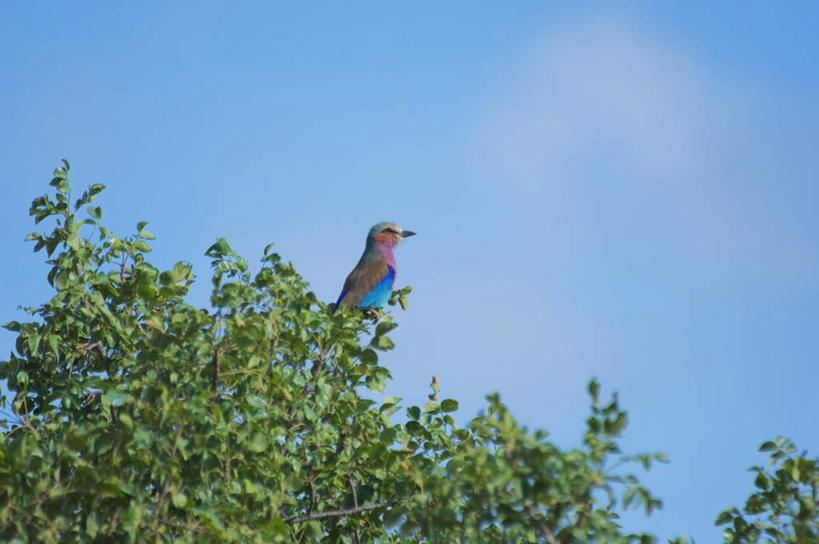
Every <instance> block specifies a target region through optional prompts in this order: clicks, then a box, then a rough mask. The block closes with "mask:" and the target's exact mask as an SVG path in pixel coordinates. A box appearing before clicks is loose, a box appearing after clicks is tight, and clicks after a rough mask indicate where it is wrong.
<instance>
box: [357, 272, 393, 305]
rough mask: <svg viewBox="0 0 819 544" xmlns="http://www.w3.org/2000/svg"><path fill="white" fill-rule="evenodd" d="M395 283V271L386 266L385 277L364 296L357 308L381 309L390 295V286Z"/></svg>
mask: <svg viewBox="0 0 819 544" xmlns="http://www.w3.org/2000/svg"><path fill="white" fill-rule="evenodd" d="M394 283H395V269H394V268H393V267H391V266H390V265H387V275H386V276H384V279H382V280H381V281H380V282H378V283H377V284H376V286H375V288H373V290H372V291H370V292H369V293H367V294H366V295H365V296H364V299H363V300H362V301H361V302H359V303H358V305H357V306H356V307H357V308H381V307H382V306H384V305H385V304H386V303H387V301H388V300H389V299H390V295H392V286H393V284H394Z"/></svg>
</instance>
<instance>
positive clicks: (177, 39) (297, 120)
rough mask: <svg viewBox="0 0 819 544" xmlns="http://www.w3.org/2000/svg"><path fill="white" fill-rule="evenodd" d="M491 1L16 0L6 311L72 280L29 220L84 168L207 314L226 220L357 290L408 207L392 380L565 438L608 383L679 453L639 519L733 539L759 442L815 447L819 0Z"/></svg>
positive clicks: (2, 122)
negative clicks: (731, 518)
mask: <svg viewBox="0 0 819 544" xmlns="http://www.w3.org/2000/svg"><path fill="white" fill-rule="evenodd" d="M478 4H479V3H477V2H460V3H457V2H452V3H446V4H445V5H442V3H440V2H433V3H418V2H413V3H406V4H404V5H401V6H399V5H397V4H396V3H389V4H388V5H387V4H384V3H355V4H348V3H344V4H342V3H310V5H309V6H304V7H293V6H285V5H284V4H274V3H271V2H255V3H254V2H244V3H241V5H238V3H228V2H224V3H215V2H164V3H159V2H154V3H150V2H139V3H137V2H128V3H126V2H72V3H70V4H69V3H57V2H22V1H19V2H14V1H8V2H3V4H2V6H1V7H0V164H2V170H0V179H2V184H3V198H2V199H1V200H0V206H2V208H0V244H2V246H1V247H2V251H3V254H4V255H5V266H3V267H2V269H0V270H2V271H0V319H2V320H3V321H6V320H8V319H13V318H18V319H19V318H20V317H21V314H20V313H18V312H15V311H14V308H15V307H16V306H17V305H20V304H37V303H39V302H42V301H44V300H45V299H46V298H47V297H49V296H50V295H49V293H50V291H49V288H48V286H47V284H46V281H45V272H46V267H45V266H44V265H43V264H42V259H43V258H42V256H41V255H33V254H32V253H31V245H30V244H27V243H24V242H23V238H24V237H25V235H26V234H27V233H28V232H30V231H32V230H33V225H32V224H31V223H30V220H29V218H28V216H27V210H28V206H29V203H30V201H31V200H32V198H33V197H35V196H37V195H38V194H40V193H42V192H44V191H45V190H46V188H47V187H46V183H47V182H48V180H49V179H50V177H51V171H52V169H53V168H54V167H55V166H57V164H58V161H59V159H60V158H62V157H66V158H68V159H69V160H71V162H72V164H73V169H72V179H73V182H74V185H75V187H78V188H79V187H83V186H85V185H87V184H89V183H94V182H102V183H105V184H106V185H108V190H107V191H106V192H105V193H103V195H102V198H101V200H100V202H101V204H102V205H103V208H104V212H105V217H104V218H105V219H107V222H108V224H109V226H111V227H113V228H115V229H117V230H119V231H120V232H123V233H124V232H127V231H129V230H130V229H132V228H133V226H134V224H135V223H136V222H137V221H138V220H141V219H145V220H148V221H150V227H149V229H150V230H151V231H152V232H154V233H155V234H156V235H157V236H158V237H159V238H158V240H157V241H156V243H155V250H156V251H155V258H156V260H157V261H158V262H159V263H160V264H163V265H167V266H170V265H171V264H172V263H173V262H174V261H175V260H179V259H186V260H190V261H192V262H193V263H194V265H195V270H196V271H197V273H198V276H199V278H200V281H199V283H198V285H197V286H196V287H195V289H194V291H193V293H192V296H191V301H192V302H194V303H199V304H204V303H205V302H206V300H207V296H208V287H209V281H208V267H207V259H206V258H205V257H204V256H203V252H204V251H205V249H206V248H207V247H208V246H209V245H210V244H211V243H212V242H213V240H214V239H215V238H216V237H217V236H225V237H227V238H228V239H229V241H230V242H231V244H232V245H233V246H234V247H235V248H236V249H237V250H238V251H240V252H241V253H242V254H243V255H245V256H246V257H247V258H248V259H249V260H251V261H256V260H257V258H258V256H259V255H260V254H261V250H262V248H263V246H264V245H265V244H266V243H268V242H271V241H272V242H275V243H276V244H277V248H278V250H279V252H280V253H281V254H282V255H283V256H284V257H285V259H288V260H292V261H293V262H294V263H295V264H296V266H297V268H298V270H299V271H300V272H301V273H302V274H303V275H304V276H305V278H306V279H307V280H309V281H310V282H311V283H312V286H313V288H314V290H315V291H316V293H317V294H318V295H319V296H320V297H321V298H323V299H324V300H328V301H330V300H335V297H336V296H337V294H338V290H339V288H340V286H341V282H342V281H343V279H344V277H345V275H346V274H347V272H349V270H350V268H351V267H352V266H353V265H354V264H355V261H356V260H357V259H358V257H359V255H360V252H361V250H362V247H363V239H364V235H365V233H366V231H367V229H368V228H369V227H370V226H371V225H372V224H373V223H376V222H378V221H382V220H394V221H397V222H399V223H400V224H402V225H404V226H405V227H406V228H410V229H412V230H415V231H417V232H418V233H419V235H418V236H417V237H415V238H411V239H410V240H408V241H407V243H406V244H405V245H404V246H403V247H402V248H401V249H400V250H399V252H398V255H397V257H398V262H399V276H398V277H399V284H400V285H404V284H407V283H409V284H412V285H413V286H414V287H415V292H414V293H413V295H412V297H411V300H410V309H409V311H408V312H406V313H399V315H398V316H397V319H398V320H399V322H400V324H401V326H400V328H399V329H398V330H397V331H396V333H395V336H394V338H395V340H396V342H397V344H398V347H397V349H396V350H395V351H394V352H392V353H390V354H389V355H388V356H387V357H385V358H384V359H383V360H384V362H385V364H386V365H387V366H388V367H389V368H390V369H391V370H392V372H393V375H394V377H395V381H394V382H393V383H391V384H390V385H389V387H388V392H390V393H391V394H396V395H399V396H403V397H404V398H405V403H406V404H410V403H420V402H423V401H424V400H425V398H426V397H425V395H426V394H427V392H428V390H427V385H428V384H429V381H430V376H431V375H432V374H438V375H439V376H440V380H441V384H442V387H443V391H444V393H445V394H446V395H447V396H452V397H455V398H457V399H459V400H460V401H461V406H462V412H461V414H460V416H461V420H462V421H466V419H467V418H468V417H470V416H471V415H473V414H474V413H475V412H476V411H477V410H478V409H479V407H480V406H481V405H482V403H483V400H482V399H483V395H484V394H485V393H487V392H490V391H493V390H499V391H500V392H501V393H502V395H503V398H504V399H505V400H506V402H508V404H509V405H510V406H511V408H512V410H513V412H514V414H515V415H516V416H517V417H518V418H519V419H520V420H522V421H523V422H525V423H526V424H527V425H529V426H531V427H543V428H546V429H548V430H549V431H551V432H552V433H553V438H554V439H555V440H556V441H557V442H559V443H560V444H563V445H566V446H570V445H574V444H576V443H577V442H578V440H579V436H580V433H581V430H582V424H583V419H584V417H585V415H586V410H587V400H586V393H585V384H586V382H587V381H588V380H589V379H590V378H591V377H592V376H596V377H598V378H599V379H600V381H601V382H602V384H603V386H604V391H606V392H607V393H608V392H611V391H618V392H619V394H620V397H621V400H622V403H623V404H624V405H625V406H626V407H627V408H628V410H629V414H630V420H631V424H630V426H629V429H628V430H627V432H626V435H625V439H624V445H625V448H626V449H627V450H628V451H645V450H649V451H656V450H659V451H664V452H666V453H667V454H668V455H669V457H670V458H671V461H672V462H671V464H670V465H664V466H658V467H657V468H656V469H655V470H654V471H652V472H651V473H650V474H649V475H648V476H647V478H646V481H647V482H648V484H649V485H650V487H651V488H652V490H653V491H655V492H656V493H657V494H659V495H660V496H661V497H662V498H663V499H664V500H665V504H666V506H665V509H664V510H662V511H661V512H659V513H658V514H656V515H654V516H652V517H651V518H648V519H646V518H644V517H642V516H641V515H638V516H629V517H628V518H627V519H626V523H627V526H628V527H629V528H630V529H635V530H637V529H644V530H649V531H652V532H655V533H657V534H659V535H660V536H662V537H667V536H673V535H680V534H691V535H693V536H695V537H696V538H697V540H698V541H699V542H701V543H706V542H716V541H718V540H719V534H720V533H719V530H718V529H716V528H714V527H713V525H712V524H713V520H714V518H715V517H716V515H717V514H718V513H719V512H720V511H721V510H722V509H723V508H725V507H728V506H730V505H732V504H738V503H740V502H741V501H742V500H743V499H744V498H745V497H746V496H747V495H748V493H749V492H750V490H751V480H752V478H751V475H750V474H749V473H747V472H746V468H747V467H748V466H750V465H752V464H755V463H759V462H763V461H764V458H763V456H762V455H761V454H758V453H756V448H757V446H758V445H759V444H760V443H761V442H762V441H763V440H765V439H768V438H771V437H774V436H776V435H778V434H784V435H787V436H789V437H791V438H792V439H793V440H795V441H796V443H797V444H798V445H799V446H800V447H801V448H807V449H809V450H810V451H811V452H813V453H817V452H819V426H817V423H816V412H817V406H819V403H817V384H819V370H818V368H819V367H818V366H817V351H819V330H818V328H817V326H818V325H819V309H818V308H817V303H818V302H819V284H817V273H819V248H818V247H817V232H819V219H817V215H816V210H817V203H819V187H818V186H817V174H816V173H817V171H819V152H817V142H819V129H817V124H818V123H819V106H817V96H818V95H819V93H818V92H817V91H819V61H817V58H819V37H817V33H816V29H815V22H816V20H817V16H819V10H818V9H817V7H816V4H815V3H812V2H803V3H798V2H789V3H773V2H735V3H732V2H722V3H713V2H700V3H695V2H675V3H671V2H666V3H663V5H662V6H661V5H659V4H660V3H657V2H622V3H617V4H614V3H609V4H608V5H607V7H605V8H600V7H599V6H598V5H595V4H588V3H545V2H531V3H525V2H517V3H501V2H497V3H494V4H491V5H478ZM483 4H488V3H483ZM779 6H781V7H779ZM13 339H14V337H13V335H11V334H10V333H6V332H3V333H0V351H2V352H3V353H7V352H8V351H9V350H10V349H11V348H12V345H13Z"/></svg>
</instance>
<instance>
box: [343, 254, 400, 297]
mask: <svg viewBox="0 0 819 544" xmlns="http://www.w3.org/2000/svg"><path fill="white" fill-rule="evenodd" d="M393 283H395V268H394V267H392V266H390V265H388V264H387V263H386V262H384V261H383V260H381V259H362V260H360V261H359V262H358V264H357V265H356V266H355V268H353V271H352V272H350V275H349V276H347V280H346V281H345V282H344V287H343V288H342V289H341V295H339V297H338V301H337V302H336V304H337V305H338V304H344V305H345V306H347V307H348V308H353V307H359V308H378V307H380V306H383V305H384V304H385V303H386V301H387V300H389V297H390V294H391V293H392V286H393ZM365 299H366V301H365Z"/></svg>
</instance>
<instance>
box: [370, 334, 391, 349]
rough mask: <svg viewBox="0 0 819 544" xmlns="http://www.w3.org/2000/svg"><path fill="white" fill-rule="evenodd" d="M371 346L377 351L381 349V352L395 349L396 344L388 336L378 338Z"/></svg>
mask: <svg viewBox="0 0 819 544" xmlns="http://www.w3.org/2000/svg"><path fill="white" fill-rule="evenodd" d="M370 345H371V346H373V347H374V348H375V349H379V350H381V351H387V350H391V349H392V348H394V347H395V344H394V343H393V342H392V340H390V339H389V338H388V337H386V336H376V337H374V338H373V339H372V341H371V342H370Z"/></svg>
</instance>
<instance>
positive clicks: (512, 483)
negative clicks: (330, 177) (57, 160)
mask: <svg viewBox="0 0 819 544" xmlns="http://www.w3.org/2000/svg"><path fill="white" fill-rule="evenodd" d="M68 173H69V164H68V162H65V161H64V164H63V166H61V167H59V168H57V169H56V170H55V174H54V178H53V180H52V181H51V186H52V187H53V191H52V193H51V194H47V195H44V196H41V197H38V198H36V199H35V200H34V202H33V203H32V206H31V210H30V213H31V215H32V216H33V217H34V220H35V223H38V224H39V223H42V222H43V221H47V222H48V223H49V225H50V228H51V230H50V231H48V232H37V233H33V234H31V235H29V237H28V239H29V240H31V241H33V242H34V244H35V245H34V249H35V251H41V250H45V252H46V255H47V257H48V260H47V263H48V265H49V266H50V270H49V271H48V275H47V277H48V282H49V284H50V285H51V286H52V287H53V289H54V295H53V297H52V298H51V299H50V300H48V301H47V302H45V303H44V304H42V305H40V306H36V307H32V308H28V309H27V311H28V313H29V314H30V315H31V319H30V321H27V322H17V321H12V322H9V323H6V324H5V325H4V326H5V328H6V329H8V330H10V331H12V332H14V333H16V334H17V341H16V347H15V352H14V353H11V354H10V355H9V359H8V360H6V361H2V362H0V378H2V379H5V380H7V391H4V392H3V393H4V394H3V395H2V397H0V407H2V409H3V410H4V411H5V414H6V420H5V421H4V422H2V426H3V432H2V438H0V535H1V536H2V537H3V539H5V540H6V541H9V542H92V541H93V542H143V541H154V542H164V541H168V542H171V541H172V542H250V543H252V542H260V543H261V542H265V543H268V542H301V543H306V542H328V543H330V542H346V543H362V542H383V543H409V542H413V543H415V542H446V543H451V542H488V543H492V542H497V543H501V542H548V543H568V542H599V543H618V542H652V541H654V540H655V539H654V538H653V537H652V536H650V535H647V534H628V533H626V532H624V531H623V530H622V529H621V527H620V526H619V525H618V523H617V520H618V512H622V510H623V509H626V508H633V507H637V508H642V509H644V510H645V512H646V513H650V512H651V511H652V510H654V509H655V508H658V507H659V506H660V501H659V500H658V499H657V498H656V497H654V496H653V495H652V494H651V493H650V492H649V491H648V490H647V489H646V488H645V487H643V486H642V485H641V484H640V482H639V480H638V478H637V477H636V476H635V475H634V474H632V472H631V470H629V468H630V467H631V468H646V469H647V468H649V467H650V466H651V464H652V463H653V462H654V461H657V460H659V461H663V460H664V457H663V456H662V455H661V454H640V455H623V454H621V452H620V448H619V446H618V444H617V438H618V437H619V436H620V434H621V433H622V431H623V430H624V428H625V427H626V423H627V418H626V413H625V412H624V411H623V410H622V409H621V408H620V406H619V403H618V401H617V398H616V396H614V397H613V398H612V399H610V400H603V399H601V398H600V391H599V385H598V384H597V382H595V381H592V382H590V384H589V388H588V392H589V396H590V399H591V408H590V415H589V417H588V419H587V420H586V422H585V424H586V430H585V433H584V434H583V437H582V441H581V444H580V445H579V446H578V447H577V448H575V449H568V450H566V449H561V448H558V447H557V446H556V445H554V444H552V443H551V442H549V440H548V436H547V434H546V433H545V432H544V431H534V432H530V431H529V430H528V429H526V428H525V427H522V426H521V425H520V424H519V423H518V422H517V421H516V420H515V419H514V418H513V417H512V416H511V414H510V413H509V411H508V410H507V408H506V406H505V405H504V404H503V403H502V402H501V400H500V397H499V396H498V395H490V396H488V397H487V406H486V409H485V413H484V414H483V415H479V416H477V417H475V418H473V419H472V420H471V421H470V422H469V423H468V424H467V425H466V426H463V427H461V426H458V425H457V424H456V422H455V419H454V417H453V413H455V412H456V411H457V409H458V402H457V401H456V400H454V399H450V398H439V385H438V382H437V379H436V380H434V382H433V388H432V392H431V394H429V396H428V401H427V402H426V403H424V404H423V405H421V406H413V405H411V406H407V407H406V408H404V409H403V410H402V406H401V399H398V398H394V397H386V398H383V399H381V400H376V399H375V398H374V397H376V395H374V394H373V393H380V392H382V391H383V390H384V388H385V382H386V380H387V379H389V378H390V373H389V370H388V369H387V368H386V367H385V366H383V365H382V364H381V363H382V359H383V358H384V357H385V353H386V352H388V351H389V350H391V349H393V347H394V345H393V342H392V340H390V337H389V334H390V332H391V331H392V330H393V329H394V328H395V327H396V326H397V324H396V323H395V321H393V319H392V316H390V315H387V316H385V317H383V318H382V319H380V321H378V322H377V323H375V322H373V323H370V322H368V321H367V320H364V319H362V318H361V314H360V313H359V312H357V311H349V310H342V311H339V312H337V313H336V314H335V315H330V313H329V312H328V311H327V307H326V305H325V304H324V303H323V302H322V301H320V300H318V299H317V298H316V296H315V295H314V294H313V293H312V292H310V291H309V290H308V285H307V283H306V282H305V281H304V279H303V278H302V277H301V276H300V275H299V274H298V273H297V272H296V270H295V268H294V266H293V265H292V264H291V263H285V262H283V261H282V259H281V258H280V257H279V255H277V254H276V253H274V252H273V251H272V247H271V246H267V247H266V248H265V249H264V252H263V256H262V259H261V267H260V268H259V270H258V272H255V273H253V272H252V271H251V269H250V267H249V266H248V263H247V261H246V260H245V259H244V258H242V257H241V256H239V255H237V254H236V253H235V252H234V251H233V250H232V249H231V247H230V245H229V244H228V243H227V241H225V240H223V239H219V240H218V241H217V242H216V243H214V244H213V245H212V246H211V247H210V248H209V249H208V250H207V252H206V254H207V255H208V256H209V257H210V258H211V260H212V269H213V276H212V282H213V290H212V295H211V307H210V308H197V307H193V306H191V305H189V304H187V303H186V302H185V295H186V294H187V292H188V290H189V288H190V286H191V284H192V282H193V281H194V276H193V273H192V269H191V266H190V265H189V264H186V263H185V262H178V263H176V264H175V265H174V266H173V267H171V268H170V269H169V270H163V271H161V270H159V269H158V268H157V267H155V266H154V265H152V264H151V263H150V262H149V260H148V255H149V253H150V251H151V246H150V241H151V240H153V239H154V236H153V235H152V234H151V233H150V232H148V231H147V230H146V226H147V223H146V222H139V223H138V224H137V226H136V230H135V231H134V232H133V233H132V234H129V235H126V236H118V235H116V234H115V233H113V232H111V231H109V230H108V229H107V228H106V227H105V226H104V225H103V223H102V216H103V213H102V209H101V208H100V207H99V206H96V205H95V201H96V197H97V196H98V195H99V193H100V192H101V191H103V189H104V186H103V185H100V184H96V185H91V186H90V187H89V188H88V189H87V190H85V191H83V192H82V193H81V194H80V196H79V197H77V198H76V199H73V200H72V192H71V187H70V184H69V179H68ZM408 292H409V289H405V290H402V291H399V292H397V293H395V296H394V297H393V300H392V301H391V303H392V304H395V303H397V302H400V303H401V305H402V306H405V305H406V298H405V297H406V295H407V293H408ZM770 444H774V446H773V447H774V448H775V449H776V450H775V451H776V452H778V454H779V455H780V456H779V457H778V461H779V462H780V463H781V469H780V470H779V471H777V472H775V473H773V474H771V473H769V472H766V471H765V470H763V469H759V470H758V476H757V485H758V486H759V487H760V493H759V494H758V496H757V495H755V497H756V498H754V497H752V498H751V499H749V502H748V504H746V507H745V509H744V511H743V512H740V511H739V510H736V509H731V510H728V511H726V512H724V513H723V514H722V515H721V516H720V518H719V519H718V522H720V523H730V524H732V525H731V526H732V527H733V529H730V530H728V531H726V541H727V542H756V541H758V540H753V536H754V534H756V533H754V532H753V530H752V529H750V528H753V527H756V525H755V523H757V522H758V523H759V524H760V527H761V529H760V531H762V533H760V534H763V533H764V534H770V531H768V527H767V526H764V521H758V520H757V521H755V520H754V519H751V518H749V517H746V516H757V517H759V516H763V514H765V513H767V512H769V511H770V512H773V513H775V514H776V515H777V516H778V517H777V520H778V521H775V522H772V523H773V525H772V527H774V528H775V530H777V531H780V532H781V533H782V534H783V535H786V536H787V535H788V534H790V533H789V531H792V530H794V529H793V527H796V529H795V530H796V533H795V534H797V535H816V534H817V532H816V524H817V521H816V519H817V517H816V500H815V498H816V487H817V479H819V478H818V477H817V468H816V462H815V461H808V460H806V459H804V458H802V457H795V456H793V451H791V450H790V449H789V448H790V446H789V445H788V443H787V442H781V443H780V442H776V443H770ZM765 447H766V448H768V446H767V443H766V445H765ZM768 449H770V448H768ZM811 486H812V493H813V495H812V497H813V499H812V500H813V502H812V503H811V502H810V500H809V498H810V497H811V495H810V493H809V492H808V490H809V489H810V488H811ZM782 497H786V498H787V500H788V501H789V502H787V504H785V505H784V506H783V504H782V503H781V502H780V501H781V500H784V499H782ZM796 504H798V505H799V508H798V509H797V510H794V505H796ZM811 504H812V506H811ZM811 508H813V510H811ZM787 516H790V518H787ZM790 520H794V521H793V523H791V521H790ZM797 522H798V523H797ZM803 522H804V523H803ZM754 530H755V529H754ZM731 531H732V532H731ZM765 531H768V532H767V533H766V532H765ZM811 531H812V532H811ZM729 533H730V534H729ZM800 538H802V537H801V536H800ZM773 541H775V542H780V541H781V542H786V541H787V542H791V541H793V542H797V540H773ZM798 541H799V542H802V540H798ZM680 542H681V541H680Z"/></svg>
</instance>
